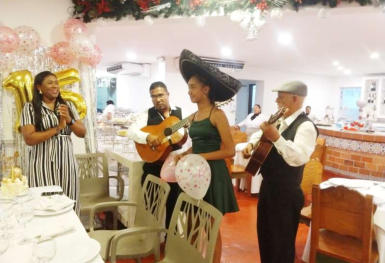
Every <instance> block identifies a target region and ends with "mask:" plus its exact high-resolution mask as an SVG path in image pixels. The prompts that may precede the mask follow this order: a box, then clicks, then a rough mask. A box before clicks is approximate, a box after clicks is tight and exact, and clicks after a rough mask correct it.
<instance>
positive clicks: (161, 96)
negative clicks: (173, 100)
mask: <svg viewBox="0 0 385 263" xmlns="http://www.w3.org/2000/svg"><path fill="white" fill-rule="evenodd" d="M166 95H167V94H166V93H161V94H154V95H153V94H151V99H153V100H155V99H157V98H159V99H162V98H164V97H166Z"/></svg>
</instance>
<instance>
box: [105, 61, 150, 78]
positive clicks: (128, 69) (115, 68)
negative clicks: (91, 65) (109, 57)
mask: <svg viewBox="0 0 385 263" xmlns="http://www.w3.org/2000/svg"><path fill="white" fill-rule="evenodd" d="M146 71H147V69H145V66H144V65H143V64H139V63H129V62H122V63H119V64H115V65H112V66H109V67H107V72H109V73H112V74H118V75H130V76H139V75H142V74H145V73H147V72H146Z"/></svg>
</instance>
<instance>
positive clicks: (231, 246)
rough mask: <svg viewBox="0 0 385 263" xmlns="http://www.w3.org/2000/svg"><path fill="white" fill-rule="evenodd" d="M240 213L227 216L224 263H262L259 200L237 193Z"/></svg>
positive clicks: (303, 229) (301, 237)
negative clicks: (258, 215) (258, 227)
mask: <svg viewBox="0 0 385 263" xmlns="http://www.w3.org/2000/svg"><path fill="white" fill-rule="evenodd" d="M237 199H238V204H239V208H240V211H239V212H237V213H232V214H227V215H225V217H224V219H223V221H222V226H221V235H222V245H223V248H222V263H246V262H247V263H251V262H255V263H258V262H260V260H259V250H258V239H257V230H256V218H257V208H256V207H257V202H258V198H256V197H249V196H248V195H247V194H246V193H242V192H240V193H237ZM307 233H308V227H307V226H305V225H303V224H300V226H299V230H298V235H297V242H296V249H297V259H296V263H301V261H300V258H301V256H302V252H303V248H304V246H305V242H306V237H307ZM134 262H135V261H133V260H120V261H119V263H134ZM142 262H143V263H150V262H154V260H153V258H147V259H144V260H142Z"/></svg>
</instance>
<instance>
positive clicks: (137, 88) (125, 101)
mask: <svg viewBox="0 0 385 263" xmlns="http://www.w3.org/2000/svg"><path fill="white" fill-rule="evenodd" d="M116 81H117V84H116V105H117V107H119V108H125V109H130V110H132V111H135V112H140V111H144V110H146V109H148V108H149V107H151V106H152V102H151V98H150V95H149V87H150V84H151V83H150V79H149V78H148V77H145V76H134V77H133V76H125V75H117V79H116Z"/></svg>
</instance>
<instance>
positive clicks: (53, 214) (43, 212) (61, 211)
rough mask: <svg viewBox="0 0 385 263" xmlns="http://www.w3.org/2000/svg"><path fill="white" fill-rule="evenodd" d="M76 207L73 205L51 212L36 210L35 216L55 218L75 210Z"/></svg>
mask: <svg viewBox="0 0 385 263" xmlns="http://www.w3.org/2000/svg"><path fill="white" fill-rule="evenodd" d="M73 207H74V205H73V204H71V205H69V206H67V207H64V208H63V209H60V210H58V211H49V210H37V209H35V210H34V211H33V213H34V215H35V216H55V215H60V214H63V213H65V212H68V211H71V210H72V209H73Z"/></svg>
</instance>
